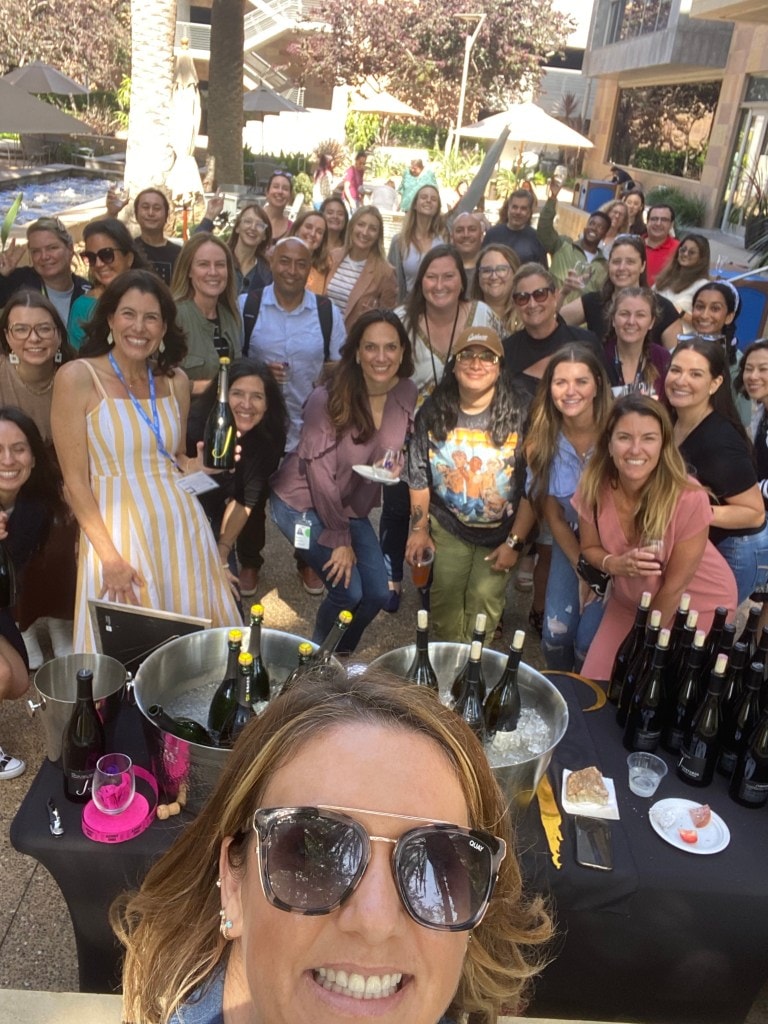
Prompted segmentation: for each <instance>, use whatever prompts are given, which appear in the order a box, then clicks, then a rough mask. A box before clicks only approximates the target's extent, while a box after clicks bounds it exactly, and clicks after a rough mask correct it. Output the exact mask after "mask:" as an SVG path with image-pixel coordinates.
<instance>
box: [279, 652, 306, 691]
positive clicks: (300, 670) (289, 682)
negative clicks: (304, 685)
mask: <svg viewBox="0 0 768 1024" xmlns="http://www.w3.org/2000/svg"><path fill="white" fill-rule="evenodd" d="M311 660H312V644H310V643H308V642H307V641H306V640H303V641H302V642H301V643H300V644H299V663H298V665H297V666H296V668H295V669H294V670H293V672H291V674H290V675H289V676H288V678H287V679H286V680H285V682H284V683H283V688H282V690H281V691H280V693H286V692H287V691H288V690H289V689H290V688H291V687H292V686H293V684H294V683H295V682H296V681H297V680H298V679H301V677H302V676H303V675H306V673H307V672H309V671H310V670H311V667H312V666H311Z"/></svg>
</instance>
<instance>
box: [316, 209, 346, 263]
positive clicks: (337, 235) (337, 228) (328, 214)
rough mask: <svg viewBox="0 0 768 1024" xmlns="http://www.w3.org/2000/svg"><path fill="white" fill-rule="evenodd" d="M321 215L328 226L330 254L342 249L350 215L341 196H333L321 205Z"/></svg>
mask: <svg viewBox="0 0 768 1024" xmlns="http://www.w3.org/2000/svg"><path fill="white" fill-rule="evenodd" d="M320 213H322V215H323V217H324V218H325V223H326V224H327V225H328V238H327V246H328V252H333V250H334V249H340V248H341V247H342V246H343V245H344V242H345V241H346V238H347V226H348V225H349V213H348V211H347V208H346V206H345V205H344V201H343V199H341V197H340V196H336V195H331V196H328V198H327V199H324V200H323V201H322V203H321V204H320Z"/></svg>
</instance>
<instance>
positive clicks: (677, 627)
mask: <svg viewBox="0 0 768 1024" xmlns="http://www.w3.org/2000/svg"><path fill="white" fill-rule="evenodd" d="M690 609H691V595H690V594H681V595H680V604H679V605H678V606H677V611H676V612H675V621H674V622H673V623H672V629H671V630H670V631H669V652H670V655H671V653H672V651H675V650H677V645H678V644H679V643H680V637H681V636H682V635H683V629H684V628H685V624H686V622H687V621H688V612H689V611H690ZM667 661H669V655H668V656H667Z"/></svg>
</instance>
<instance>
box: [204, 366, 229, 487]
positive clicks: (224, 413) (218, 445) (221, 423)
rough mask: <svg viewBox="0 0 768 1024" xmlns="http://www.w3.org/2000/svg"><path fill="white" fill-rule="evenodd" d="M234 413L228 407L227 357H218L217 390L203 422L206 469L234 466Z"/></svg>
mask: <svg viewBox="0 0 768 1024" xmlns="http://www.w3.org/2000/svg"><path fill="white" fill-rule="evenodd" d="M236 437H237V428H236V427H235V415H234V413H233V412H232V410H231V409H230V407H229V359H228V358H227V357H226V356H222V357H221V359H219V392H218V396H217V398H216V402H215V403H214V406H213V408H212V409H211V411H210V413H209V415H208V419H207V420H206V423H205V431H204V433H203V465H204V466H205V467H206V469H234V468H235V439H236Z"/></svg>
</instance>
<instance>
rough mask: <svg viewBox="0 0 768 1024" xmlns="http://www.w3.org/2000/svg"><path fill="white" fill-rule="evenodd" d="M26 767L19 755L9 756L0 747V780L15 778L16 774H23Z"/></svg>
mask: <svg viewBox="0 0 768 1024" xmlns="http://www.w3.org/2000/svg"><path fill="white" fill-rule="evenodd" d="M26 768H27V766H26V765H25V764H24V762H23V761H22V760H21V758H20V757H11V755H10V754H6V753H5V751H4V750H3V748H2V747H0V780H2V779H15V778H16V776H17V775H23V773H24V772H25V771H26Z"/></svg>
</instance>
